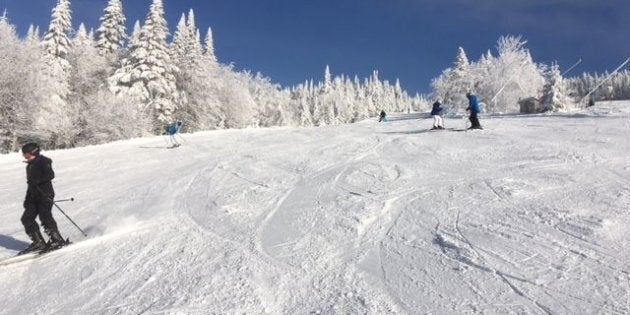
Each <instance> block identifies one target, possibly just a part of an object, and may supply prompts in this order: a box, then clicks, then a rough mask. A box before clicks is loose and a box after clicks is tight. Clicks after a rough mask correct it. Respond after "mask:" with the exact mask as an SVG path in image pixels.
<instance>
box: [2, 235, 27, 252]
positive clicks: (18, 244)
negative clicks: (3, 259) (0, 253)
mask: <svg viewBox="0 0 630 315" xmlns="http://www.w3.org/2000/svg"><path fill="white" fill-rule="evenodd" d="M28 245H29V243H27V242H24V241H20V240H16V239H14V238H13V237H11V236H6V235H2V234H0V247H4V248H6V249H8V250H22V249H24V248H26V247H27V246H28Z"/></svg>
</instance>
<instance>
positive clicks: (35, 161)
mask: <svg viewBox="0 0 630 315" xmlns="http://www.w3.org/2000/svg"><path fill="white" fill-rule="evenodd" d="M22 156H23V157H24V159H25V160H26V164H27V165H26V182H27V184H28V190H27V191H26V197H25V198H24V213H23V214H22V218H21V221H22V225H24V230H25V231H26V234H27V235H28V237H29V238H30V239H31V241H32V243H31V244H30V245H29V246H28V247H27V248H26V249H24V250H23V251H21V252H20V253H19V254H26V253H30V252H38V251H42V250H46V249H47V248H53V247H54V248H58V247H61V246H63V245H65V244H67V242H66V241H65V240H64V239H63V237H61V235H60V234H59V229H58V228H57V222H55V219H54V218H53V215H52V207H53V202H54V198H55V191H54V189H53V186H52V180H53V179H54V178H55V172H54V171H53V169H52V160H51V159H49V158H47V157H45V156H43V155H41V154H40V148H39V146H38V145H37V144H35V143H29V144H26V145H24V146H23V147H22ZM37 217H39V220H40V222H41V224H42V225H43V226H44V231H45V232H46V234H48V236H49V237H50V241H49V242H48V243H46V242H45V241H44V238H43V237H42V234H41V232H40V230H39V225H37V221H35V219H36V218H37Z"/></svg>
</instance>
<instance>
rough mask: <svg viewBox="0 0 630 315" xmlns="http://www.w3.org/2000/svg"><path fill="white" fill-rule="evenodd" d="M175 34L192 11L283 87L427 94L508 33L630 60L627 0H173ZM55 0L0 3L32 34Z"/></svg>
mask: <svg viewBox="0 0 630 315" xmlns="http://www.w3.org/2000/svg"><path fill="white" fill-rule="evenodd" d="M106 2H107V0H73V1H72V9H73V11H74V14H73V24H74V27H75V28H78V25H79V23H80V22H84V23H85V24H86V25H87V26H88V27H94V28H96V27H97V26H98V23H99V22H98V19H99V17H100V16H101V15H102V11H103V9H104V7H105V4H106ZM150 2H151V0H126V1H125V0H123V4H124V6H125V14H126V15H127V19H128V28H129V29H131V28H132V25H133V23H134V21H135V20H137V19H140V20H141V21H143V20H144V17H145V15H146V13H147V11H148V8H149V5H150ZM164 2H165V7H166V11H167V14H168V16H167V18H168V21H169V27H170V28H171V31H174V28H175V25H176V23H177V20H178V19H179V16H180V14H181V13H182V12H187V11H188V10H189V9H190V8H193V9H194V10H195V13H196V17H197V20H198V25H199V26H200V28H201V29H206V28H207V27H208V26H211V27H212V28H213V32H214V36H215V48H216V52H217V55H218V57H219V59H220V61H221V62H223V63H231V62H233V63H234V64H235V65H236V67H237V68H239V69H250V70H252V71H254V72H258V71H260V72H262V73H263V74H265V75H267V76H270V77H271V78H272V79H273V80H274V81H276V82H279V83H281V84H283V85H293V84H297V83H300V82H303V81H304V80H305V79H310V78H321V77H322V76H323V71H324V67H325V65H326V64H329V65H330V66H331V69H332V71H333V72H334V73H346V74H349V75H354V74H358V75H360V76H362V77H365V76H368V75H369V73H370V72H371V71H372V70H373V69H378V70H379V71H380V74H381V77H382V78H387V79H390V80H392V81H393V80H395V79H396V78H397V77H398V78H400V79H401V80H402V83H403V86H404V88H406V89H407V90H409V91H410V92H412V91H419V92H428V91H429V90H430V88H429V83H430V80H431V79H432V78H434V77H436V76H438V75H439V74H440V73H441V71H442V70H443V69H444V68H446V67H449V66H450V65H451V63H452V62H453V60H454V58H455V56H456V54H457V47H458V46H462V47H464V48H465V49H466V52H467V53H468V56H469V58H470V59H471V60H477V59H478V58H479V56H480V55H481V54H482V53H484V52H485V51H487V50H488V49H491V48H492V49H493V48H494V45H495V42H496V40H497V38H498V37H499V36H500V35H504V34H515V35H523V36H524V38H526V39H527V40H528V41H529V43H528V48H529V49H530V50H531V52H532V55H533V57H534V59H535V60H536V61H538V62H544V63H551V62H554V61H557V62H558V63H559V65H560V67H561V68H562V69H566V68H568V67H569V66H571V64H573V63H574V62H575V61H576V60H577V59H579V58H582V59H583V61H584V63H583V64H582V65H581V66H580V67H578V68H577V69H575V70H574V72H572V73H571V74H572V75H577V74H580V73H581V72H585V71H586V72H589V71H598V72H603V71H605V70H612V69H614V68H615V67H616V66H617V64H619V63H620V62H621V61H623V60H624V59H625V58H627V57H630V40H629V39H630V18H629V17H630V1H627V0H603V1H593V0H526V1H525V0H519V1H516V0H480V1H472V0H439V1H438V0H387V1H386V0H319V1H296V0H221V1H218V0H204V1H200V0H197V1H195V0H164ZM55 3H56V1H55V0H28V1H24V0H0V9H6V10H7V14H8V17H9V19H10V20H11V22H12V23H14V24H16V25H17V26H18V28H19V32H20V33H21V34H24V33H25V32H26V30H27V28H28V25H29V24H31V23H34V24H36V25H39V26H40V27H41V28H42V30H44V29H46V28H47V26H48V22H49V19H50V11H51V9H52V8H53V6H54V5H55Z"/></svg>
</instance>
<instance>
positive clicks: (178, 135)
mask: <svg viewBox="0 0 630 315" xmlns="http://www.w3.org/2000/svg"><path fill="white" fill-rule="evenodd" d="M175 135H176V136H177V137H179V138H180V139H182V140H183V141H184V143H188V141H186V139H184V137H182V135H180V134H179V133H176V134H175Z"/></svg>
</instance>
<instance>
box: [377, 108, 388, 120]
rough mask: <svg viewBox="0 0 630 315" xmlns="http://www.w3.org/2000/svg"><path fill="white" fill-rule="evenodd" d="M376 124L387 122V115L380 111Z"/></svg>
mask: <svg viewBox="0 0 630 315" xmlns="http://www.w3.org/2000/svg"><path fill="white" fill-rule="evenodd" d="M378 122H387V113H385V111H384V110H382V111H381V115H380V116H379V118H378Z"/></svg>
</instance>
